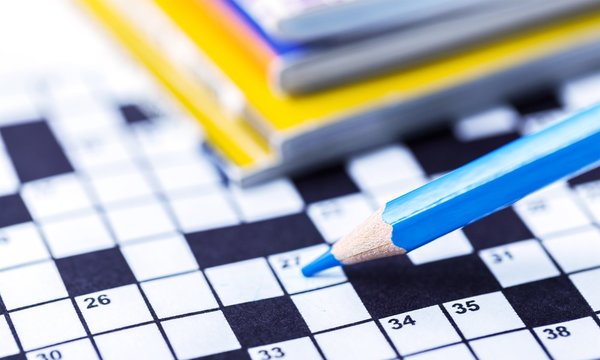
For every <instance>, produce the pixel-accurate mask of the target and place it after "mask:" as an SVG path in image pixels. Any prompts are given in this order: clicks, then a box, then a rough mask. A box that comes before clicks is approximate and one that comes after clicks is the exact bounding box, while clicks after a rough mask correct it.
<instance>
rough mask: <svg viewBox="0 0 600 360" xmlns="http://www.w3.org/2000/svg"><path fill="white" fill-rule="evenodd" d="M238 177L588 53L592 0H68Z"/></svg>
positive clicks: (397, 129) (455, 112) (401, 128)
mask: <svg viewBox="0 0 600 360" xmlns="http://www.w3.org/2000/svg"><path fill="white" fill-rule="evenodd" d="M80 1H81V2H82V3H83V4H84V5H85V7H86V8H87V9H89V10H91V13H93V14H94V15H95V16H97V18H99V19H100V20H101V21H102V23H104V24H105V25H106V27H107V28H108V29H110V30H112V32H113V33H114V34H115V35H116V36H117V37H118V38H119V39H120V40H121V42H122V43H123V44H125V45H126V47H127V48H128V49H130V50H131V51H132V53H133V54H134V55H135V56H136V57H137V58H138V59H139V60H140V61H141V62H142V63H143V64H145V66H146V67H147V68H148V69H149V70H150V71H151V72H152V73H153V74H154V75H155V76H156V77H157V78H158V79H160V81H161V82H162V83H163V84H164V85H165V86H166V87H167V88H168V89H169V90H170V91H171V92H172V93H173V94H174V95H175V96H176V97H177V99H178V100H179V101H180V103H181V104H183V105H184V106H185V108H186V109H187V110H188V111H189V112H190V113H191V114H192V115H193V116H194V117H195V118H197V119H198V120H199V121H200V123H201V124H202V125H203V127H204V129H205V133H206V135H207V138H208V140H209V142H210V143H211V145H212V149H214V151H215V153H216V154H217V155H218V158H219V162H220V163H221V165H222V167H223V168H224V170H225V172H226V173H227V175H228V176H229V177H230V178H231V179H233V180H235V181H239V182H240V183H241V184H242V185H246V184H251V183H254V182H258V181H261V180H265V179H268V178H271V177H273V176H277V175H280V174H283V173H285V174H289V173H292V172H295V171H299V170H303V169H305V168H307V167H313V166H316V165H318V164H323V163H325V162H328V161H334V160H337V159H339V158H341V157H344V156H346V155H347V154H349V153H351V152H356V151H360V150H363V149H366V148H369V147H373V146H376V145H379V144H382V143H385V142H389V141H394V140H397V139H398V138H399V137H400V136H406V135H407V134H411V133H413V132H416V131H420V130H421V129H423V128H424V127H427V126H432V125H433V124H435V123H439V122H441V121H444V120H446V119H452V118H456V117H459V116H462V115H465V114H468V113H470V112H473V111H477V110H480V109H482V108H484V107H487V106H491V105H494V103H496V102H501V101H503V100H505V99H506V98H507V97H509V96H513V95H514V94H515V93H518V92H522V91H528V90H532V89H535V88H536V87H539V86H542V85H544V86H547V85H552V84H553V83H556V82H560V81H562V80H564V79H565V78H570V77H573V76H576V75H578V74H580V73H584V72H587V71H589V70H591V69H592V68H593V67H596V68H597V64H600V1H598V0H553V1H547V0H519V1H502V0H453V1H450V0H419V1H411V0H177V1H169V0H80Z"/></svg>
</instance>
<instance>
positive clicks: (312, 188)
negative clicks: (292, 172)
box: [293, 165, 359, 204]
mask: <svg viewBox="0 0 600 360" xmlns="http://www.w3.org/2000/svg"><path fill="white" fill-rule="evenodd" d="M293 180H294V184H295V185H296V188H297V189H298V191H299V192H300V195H302V198H303V199H304V202H305V203H306V204H310V203H314V202H317V201H321V200H327V199H331V198H334V197H338V196H343V195H349V194H353V193H357V192H358V191H359V190H358V187H357V186H356V184H355V183H354V181H352V179H351V178H350V176H348V173H347V172H346V169H345V168H344V166H343V165H337V166H332V167H328V168H325V169H322V170H318V171H316V172H313V173H310V174H307V175H303V176H299V177H296V178H294V179H293Z"/></svg>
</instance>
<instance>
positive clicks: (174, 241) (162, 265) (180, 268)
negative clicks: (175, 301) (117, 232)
mask: <svg viewBox="0 0 600 360" xmlns="http://www.w3.org/2000/svg"><path fill="white" fill-rule="evenodd" d="M121 252H123V256H125V259H126V260H127V263H128V264H129V267H130V268H131V271H133V274H134V275H135V277H136V279H138V281H143V280H149V279H153V278H157V277H160V276H166V275H172V274H177V273H182V272H186V271H192V270H197V269H198V264H197V263H196V259H195V258H194V255H193V254H192V251H191V250H190V248H189V246H188V244H187V242H186V241H185V239H184V238H183V236H182V235H180V234H173V235H168V236H164V237H159V238H156V239H152V240H148V241H144V242H139V243H134V244H126V245H123V246H122V247H121Z"/></svg>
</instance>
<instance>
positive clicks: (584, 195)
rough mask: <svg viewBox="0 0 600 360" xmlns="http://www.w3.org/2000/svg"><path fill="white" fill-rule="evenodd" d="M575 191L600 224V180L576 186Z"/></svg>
mask: <svg viewBox="0 0 600 360" xmlns="http://www.w3.org/2000/svg"><path fill="white" fill-rule="evenodd" d="M575 192H576V194H577V195H578V196H579V199H581V201H582V202H583V204H584V205H585V207H586V208H587V209H588V211H589V212H590V213H591V215H592V217H593V218H594V221H595V222H596V224H600V181H592V182H589V183H585V184H582V185H578V186H576V187H575Z"/></svg>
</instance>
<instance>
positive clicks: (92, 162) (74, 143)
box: [66, 133, 136, 173]
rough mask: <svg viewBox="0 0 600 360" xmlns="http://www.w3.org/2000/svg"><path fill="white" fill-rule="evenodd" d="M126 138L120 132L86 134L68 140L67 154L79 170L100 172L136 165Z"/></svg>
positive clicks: (129, 167) (132, 167)
mask: <svg viewBox="0 0 600 360" xmlns="http://www.w3.org/2000/svg"><path fill="white" fill-rule="evenodd" d="M125 140H126V139H123V138H122V137H121V136H119V134H118V133H117V134H107V133H95V134H85V135H83V136H78V137H76V138H74V139H73V138H71V139H69V141H68V147H67V149H66V150H67V155H68V156H69V159H70V160H71V162H72V163H73V164H74V166H75V167H76V168H77V169H78V170H82V171H84V172H86V173H98V172H100V171H104V170H106V169H111V170H116V169H134V168H135V167H136V165H135V163H134V161H133V157H132V155H131V151H129V149H128V148H127V142H126V141H125Z"/></svg>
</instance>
